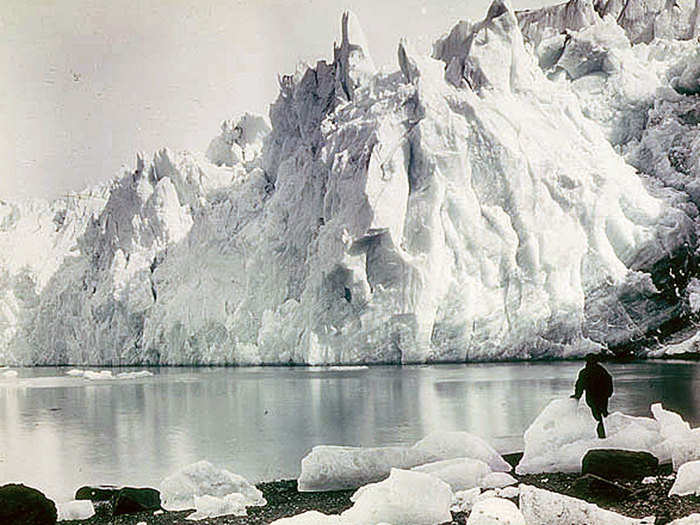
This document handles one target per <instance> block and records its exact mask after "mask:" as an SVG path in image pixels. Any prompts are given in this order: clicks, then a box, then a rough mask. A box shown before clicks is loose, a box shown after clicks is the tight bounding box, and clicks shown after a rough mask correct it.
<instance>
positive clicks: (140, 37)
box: [0, 0, 553, 199]
mask: <svg viewBox="0 0 700 525" xmlns="http://www.w3.org/2000/svg"><path fill="white" fill-rule="evenodd" d="M489 3H490V2H489V1H488V0H435V1H422V0H400V1H393V0H392V1H384V0H342V1H341V0H303V1H302V0H287V1H284V0H111V1H102V0H61V1H47V0H31V1H28V0H0V199H2V198H8V197H10V198H11V197H17V196H40V197H55V196H58V195H61V194H64V193H66V192H67V191H70V190H80V189H82V188H84V187H85V186H87V185H92V184H95V183H97V182H101V181H105V180H108V179H109V178H110V177H111V176H112V175H114V174H115V173H116V172H117V171H118V170H119V168H120V166H122V165H127V166H131V165H132V164H133V163H134V159H135V154H136V152H137V151H145V152H147V153H150V152H153V151H155V150H156V149H158V148H160V147H162V146H168V147H170V148H172V149H174V150H183V149H188V150H199V151H203V150H204V149H206V147H207V144H208V143H209V140H210V139H211V138H212V137H213V136H214V135H215V134H216V133H217V131H218V129H219V124H220V122H221V121H222V120H223V119H226V118H233V117H235V116H237V115H240V114H241V113H243V112H245V111H252V112H257V113H265V114H267V110H268V104H269V103H270V102H272V101H273V100H274V98H275V96H276V94H277V80H276V76H277V73H285V72H291V71H294V69H295V68H296V64H297V63H298V62H299V61H307V62H311V63H313V62H315V61H316V60H317V59H319V58H326V59H330V58H331V57H332V50H333V42H334V40H336V39H337V38H338V34H339V32H340V29H339V26H340V16H341V13H342V11H343V10H345V9H348V8H350V9H352V10H353V11H354V12H355V14H357V16H358V18H359V20H360V22H361V24H362V27H363V29H364V31H365V34H366V37H367V40H368V42H369V47H370V53H371V54H372V56H373V58H374V61H375V63H376V64H377V65H378V66H391V67H392V68H393V67H394V66H395V64H396V59H395V56H396V46H397V44H398V41H399V38H401V37H402V36H406V37H408V38H409V40H411V41H412V42H413V43H414V45H415V47H416V48H418V49H419V50H420V49H428V48H429V45H430V43H432V41H433V40H435V39H436V38H437V37H439V36H440V35H441V34H443V33H445V32H447V31H448V30H449V29H450V28H451V27H452V25H454V23H455V22H456V21H458V20H459V19H465V18H472V19H478V18H482V17H483V16H484V14H485V12H486V9H487V8H488V4H489ZM550 3H553V2H552V0H512V5H513V6H514V8H516V9H522V8H526V7H537V6H541V5H546V4H550Z"/></svg>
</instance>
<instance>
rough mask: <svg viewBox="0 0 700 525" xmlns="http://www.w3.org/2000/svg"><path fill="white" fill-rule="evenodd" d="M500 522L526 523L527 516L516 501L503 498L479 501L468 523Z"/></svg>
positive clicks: (520, 524) (497, 524)
mask: <svg viewBox="0 0 700 525" xmlns="http://www.w3.org/2000/svg"><path fill="white" fill-rule="evenodd" d="M500 524H508V525H525V518H524V517H523V514H522V512H520V509H518V507H517V506H516V505H515V503H513V502H512V501H509V500H507V499H502V498H487V499H483V500H481V501H477V502H476V504H475V505H474V507H473V508H472V511H471V514H469V519H467V525H500Z"/></svg>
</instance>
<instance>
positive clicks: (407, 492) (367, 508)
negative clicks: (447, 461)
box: [341, 469, 452, 525]
mask: <svg viewBox="0 0 700 525" xmlns="http://www.w3.org/2000/svg"><path fill="white" fill-rule="evenodd" d="M352 500H353V502H354V505H353V506H352V507H351V508H349V509H348V510H346V511H345V512H343V513H342V514H341V520H342V522H347V523H351V524H352V525H376V524H377V523H382V522H383V523H403V524H405V525H434V524H435V523H444V522H449V521H451V520H452V514H450V504H451V503H452V491H451V490H450V487H449V486H448V485H447V484H446V483H444V482H442V481H440V480H439V479H436V478H434V477H433V476H429V475H428V474H424V473H422V472H411V471H406V470H398V469H392V471H391V474H390V475H389V477H388V478H387V479H386V480H384V481H382V482H380V483H374V484H371V485H366V486H364V487H362V488H361V489H360V490H358V491H357V492H356V493H355V494H354V495H353V497H352Z"/></svg>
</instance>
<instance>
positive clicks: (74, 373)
mask: <svg viewBox="0 0 700 525" xmlns="http://www.w3.org/2000/svg"><path fill="white" fill-rule="evenodd" d="M66 375H67V376H73V377H83V376H84V375H85V370H80V369H79V368H72V369H71V370H68V372H66Z"/></svg>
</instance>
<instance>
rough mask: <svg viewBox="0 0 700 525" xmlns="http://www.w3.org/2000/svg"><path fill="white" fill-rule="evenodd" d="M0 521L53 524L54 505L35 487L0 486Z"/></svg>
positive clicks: (5, 523) (20, 524)
mask: <svg viewBox="0 0 700 525" xmlns="http://www.w3.org/2000/svg"><path fill="white" fill-rule="evenodd" d="M0 523H2V524H3V525H54V524H55V523H56V505H55V504H54V502H53V501H51V500H50V499H48V498H47V497H46V496H44V495H43V494H42V493H41V492H39V491H38V490H36V489H33V488H30V487H26V486H24V485H17V484H14V483H12V484H9V485H3V486H2V487H0Z"/></svg>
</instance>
